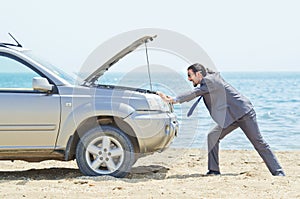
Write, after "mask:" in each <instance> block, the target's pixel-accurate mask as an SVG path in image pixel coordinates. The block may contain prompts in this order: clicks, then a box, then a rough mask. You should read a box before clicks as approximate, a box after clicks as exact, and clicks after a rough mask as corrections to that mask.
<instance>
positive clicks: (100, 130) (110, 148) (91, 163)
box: [76, 126, 135, 177]
mask: <svg viewBox="0 0 300 199" xmlns="http://www.w3.org/2000/svg"><path fill="white" fill-rule="evenodd" d="M134 160H135V155H134V147H133V145H132V143H131V142H130V140H129V139H128V137H127V136H126V135H125V134H124V133H123V132H122V131H121V130H120V129H118V128H115V127H112V126H98V127H95V128H93V129H91V130H89V131H88V132H87V133H85V134H84V135H83V137H81V138H80V141H79V143H78V145H77V148H76V162H77V165H78V167H79V169H80V171H81V172H82V173H83V174H84V175H88V176H100V175H111V176H114V177H124V176H126V175H127V174H128V172H129V171H130V170H131V167H132V165H133V163H134Z"/></svg>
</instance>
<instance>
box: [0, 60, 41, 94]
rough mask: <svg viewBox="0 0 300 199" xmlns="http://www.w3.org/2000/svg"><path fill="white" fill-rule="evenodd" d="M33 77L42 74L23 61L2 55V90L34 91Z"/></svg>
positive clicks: (0, 89) (0, 87)
mask: <svg viewBox="0 0 300 199" xmlns="http://www.w3.org/2000/svg"><path fill="white" fill-rule="evenodd" d="M33 77H40V75H39V74H37V73H36V72H35V71H33V70H32V69H30V68H28V67H27V66H26V65H25V64H23V63H21V62H19V61H17V60H15V59H12V58H10V57H6V56H2V55H0V92H1V91H33V89H32V79H33Z"/></svg>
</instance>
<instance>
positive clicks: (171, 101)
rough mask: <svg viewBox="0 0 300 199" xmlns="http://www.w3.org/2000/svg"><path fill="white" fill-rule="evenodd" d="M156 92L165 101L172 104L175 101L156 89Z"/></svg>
mask: <svg viewBox="0 0 300 199" xmlns="http://www.w3.org/2000/svg"><path fill="white" fill-rule="evenodd" d="M156 94H157V95H159V96H160V97H161V98H162V99H163V100H164V101H165V102H168V103H172V104H175V103H176V102H175V101H174V99H173V98H172V97H170V96H167V95H165V94H164V93H162V92H160V91H157V92H156Z"/></svg>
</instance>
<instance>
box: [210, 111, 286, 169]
mask: <svg viewBox="0 0 300 199" xmlns="http://www.w3.org/2000/svg"><path fill="white" fill-rule="evenodd" d="M238 127H240V128H241V129H242V131H243V132H244V133H245V135H246V136H247V138H248V139H249V140H250V142H251V143H252V145H253V146H254V148H255V149H256V151H257V152H258V153H259V155H260V156H261V158H262V159H263V160H264V162H265V164H266V165H267V167H268V169H269V170H270V172H271V173H272V175H274V174H275V173H276V172H277V171H281V170H282V168H281V166H280V165H279V162H278V160H277V159H276V157H275V155H274V154H273V152H272V151H271V149H270V146H269V145H268V144H267V143H266V142H265V140H264V139H263V137H262V135H261V133H260V131H259V128H258V125H257V121H256V113H255V111H254V110H253V109H252V110H251V111H250V112H249V113H247V114H246V115H244V116H243V117H241V118H240V119H238V120H237V121H235V122H234V123H233V124H231V125H230V126H228V127H226V128H221V127H220V126H219V125H217V126H216V127H214V128H213V129H212V130H211V131H210V132H209V134H208V136H207V144H208V170H213V171H220V168H219V142H220V140H221V139H223V138H224V137H225V136H226V135H228V134H229V133H230V132H232V131H233V130H235V129H237V128H238Z"/></svg>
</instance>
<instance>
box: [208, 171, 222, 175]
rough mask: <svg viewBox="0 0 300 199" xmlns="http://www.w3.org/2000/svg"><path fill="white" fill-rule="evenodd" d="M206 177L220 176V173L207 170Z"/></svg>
mask: <svg viewBox="0 0 300 199" xmlns="http://www.w3.org/2000/svg"><path fill="white" fill-rule="evenodd" d="M206 175H214V176H216V175H221V173H220V171H213V170H209V171H208V172H207V173H206Z"/></svg>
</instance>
